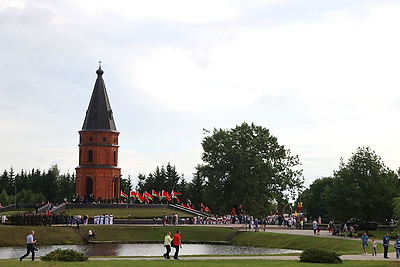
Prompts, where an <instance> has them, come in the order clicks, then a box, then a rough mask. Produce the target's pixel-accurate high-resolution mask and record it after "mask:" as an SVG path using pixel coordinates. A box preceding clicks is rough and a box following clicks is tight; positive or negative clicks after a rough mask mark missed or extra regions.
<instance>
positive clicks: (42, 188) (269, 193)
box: [0, 123, 400, 222]
mask: <svg viewBox="0 0 400 267" xmlns="http://www.w3.org/2000/svg"><path fill="white" fill-rule="evenodd" d="M202 147H203V153H202V161H203V163H202V164H199V165H198V166H197V167H196V172H195V173H194V174H193V175H194V176H193V179H192V180H191V181H190V182H187V181H186V180H185V179H184V177H183V174H179V173H178V172H177V170H176V168H175V166H174V165H172V164H170V163H168V164H167V165H166V166H161V167H156V169H155V171H154V172H151V173H149V174H148V175H144V174H139V177H138V178H139V182H138V184H137V185H136V187H135V190H138V191H140V192H144V191H148V192H151V190H156V191H161V190H166V191H172V190H175V191H177V192H182V193H183V195H182V196H180V198H181V200H182V201H183V202H186V201H189V199H190V202H191V203H192V204H194V205H195V206H196V207H199V206H200V204H201V203H203V204H204V205H207V206H208V207H210V209H211V211H212V212H214V213H218V214H223V213H229V212H230V211H231V210H232V208H235V209H236V210H237V211H238V210H239V207H241V208H242V209H243V207H244V210H245V211H246V213H248V214H252V215H256V216H265V215H268V214H271V212H276V211H277V210H278V211H280V212H282V211H285V212H289V211H290V210H294V209H295V207H291V205H290V203H289V202H290V199H294V197H298V199H297V201H296V202H303V212H305V213H306V214H307V216H309V217H313V218H315V217H318V216H321V217H323V218H324V217H325V218H332V219H337V220H346V219H349V218H351V217H357V218H359V219H363V220H376V221H379V222H384V221H385V220H387V219H389V218H392V215H393V203H394V198H395V197H399V193H398V192H397V191H398V190H397V189H398V188H399V185H400V182H399V174H398V173H396V172H394V171H392V170H390V169H389V168H387V167H386V166H385V165H384V163H383V162H382V160H381V158H380V157H379V156H378V155H376V153H375V152H374V151H372V150H371V149H370V148H368V147H361V148H358V150H357V152H356V153H354V154H353V155H352V156H351V158H350V159H349V160H348V162H344V161H343V160H341V163H340V165H339V168H338V170H337V171H335V172H334V173H333V175H332V176H331V177H323V178H320V179H317V180H315V181H314V182H313V183H312V184H311V185H310V187H309V188H307V189H305V190H304V188H303V183H304V178H303V177H302V169H301V168H300V167H301V164H300V161H299V157H298V156H297V155H292V154H291V152H290V150H288V149H286V148H285V147H284V146H283V145H281V144H279V143H278V140H277V138H276V137H275V136H273V135H272V134H271V133H270V132H269V130H268V129H266V128H264V127H260V126H256V125H254V124H247V123H243V124H242V125H238V126H236V127H235V128H233V129H227V130H223V129H214V130H213V132H210V131H207V130H204V138H203V140H202ZM15 186H16V188H17V189H18V192H22V190H30V192H32V194H31V195H32V196H34V195H35V194H39V196H41V197H43V198H44V199H45V200H46V201H52V202H60V201H62V200H63V198H65V197H67V198H71V197H72V196H73V195H74V193H75V177H74V175H70V174H66V175H60V173H59V170H58V168H57V166H53V167H52V168H50V170H49V171H47V172H44V171H43V172H40V171H39V170H32V171H31V172H28V173H26V172H24V171H22V172H21V173H19V174H15V173H14V171H13V170H12V169H11V171H10V172H6V171H5V172H4V173H3V175H1V176H0V192H4V193H1V194H0V201H1V196H2V195H8V196H12V195H14V193H15ZM121 189H122V190H123V191H124V192H129V191H131V190H133V186H132V184H131V180H130V177H128V179H122V178H121ZM21 197H22V196H21ZM18 198H19V196H18V195H17V201H19V200H18ZM4 203H6V202H4ZM399 203H400V200H399ZM399 206H400V204H399ZM399 210H400V208H399Z"/></svg>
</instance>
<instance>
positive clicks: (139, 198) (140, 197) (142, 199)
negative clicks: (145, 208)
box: [136, 192, 144, 203]
mask: <svg viewBox="0 0 400 267" xmlns="http://www.w3.org/2000/svg"><path fill="white" fill-rule="evenodd" d="M136 199H137V200H139V201H140V203H143V201H144V197H143V195H142V194H140V192H137V197H136Z"/></svg>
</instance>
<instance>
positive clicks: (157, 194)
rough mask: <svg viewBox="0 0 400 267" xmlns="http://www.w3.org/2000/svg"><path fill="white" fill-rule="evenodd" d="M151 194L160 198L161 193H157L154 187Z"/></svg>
mask: <svg viewBox="0 0 400 267" xmlns="http://www.w3.org/2000/svg"><path fill="white" fill-rule="evenodd" d="M151 194H152V196H154V197H158V198H160V194H159V193H157V192H156V191H154V189H153V190H151Z"/></svg>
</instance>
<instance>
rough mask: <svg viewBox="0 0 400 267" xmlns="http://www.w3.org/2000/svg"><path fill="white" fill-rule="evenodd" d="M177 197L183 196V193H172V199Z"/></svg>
mask: <svg viewBox="0 0 400 267" xmlns="http://www.w3.org/2000/svg"><path fill="white" fill-rule="evenodd" d="M177 195H182V193H179V192H176V191H174V190H172V191H171V197H172V198H176V196H177Z"/></svg>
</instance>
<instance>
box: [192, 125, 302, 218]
mask: <svg viewBox="0 0 400 267" xmlns="http://www.w3.org/2000/svg"><path fill="white" fill-rule="evenodd" d="M205 134H206V136H205V138H204V139H203V141H202V146H203V150H204V152H203V154H202V160H203V162H204V164H202V165H198V166H197V175H198V176H199V177H203V178H204V179H205V181H206V187H205V191H204V195H205V202H206V203H207V204H208V205H209V206H210V207H211V209H212V211H215V212H218V213H223V212H230V210H231V209H232V207H235V208H236V210H238V208H239V206H240V205H244V207H245V208H246V212H248V213H251V214H255V215H263V216H265V215H267V214H269V212H270V207H271V204H272V203H273V202H274V201H276V200H279V199H285V197H284V195H285V194H290V193H297V191H298V190H299V189H300V188H301V187H302V183H303V178H302V176H301V175H302V170H301V169H299V167H298V166H299V165H300V162H299V158H298V156H297V155H296V156H292V155H291V153H290V151H289V150H287V149H285V147H284V146H282V145H280V144H279V143H278V140H277V138H276V137H274V136H272V135H271V134H270V132H269V130H268V129H266V128H263V127H260V126H256V125H254V124H251V125H249V124H247V123H243V124H242V125H240V126H236V127H235V128H233V129H230V130H222V129H219V130H217V129H214V131H213V134H212V135H211V134H210V132H208V131H205Z"/></svg>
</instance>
